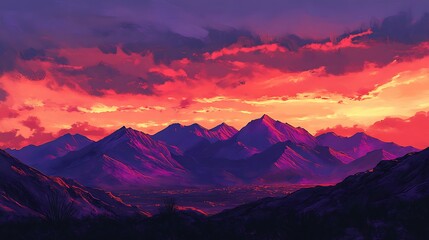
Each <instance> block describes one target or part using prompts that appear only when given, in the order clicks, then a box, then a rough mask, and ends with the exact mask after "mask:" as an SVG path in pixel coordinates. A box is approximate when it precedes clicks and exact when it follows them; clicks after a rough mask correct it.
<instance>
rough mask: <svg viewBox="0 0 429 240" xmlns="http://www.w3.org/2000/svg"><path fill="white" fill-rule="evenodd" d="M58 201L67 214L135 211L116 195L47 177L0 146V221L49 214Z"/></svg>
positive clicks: (132, 212)
mask: <svg viewBox="0 0 429 240" xmlns="http://www.w3.org/2000/svg"><path fill="white" fill-rule="evenodd" d="M60 204H64V205H68V206H70V207H69V208H70V209H72V210H71V211H70V212H69V214H70V215H73V216H69V217H88V216H97V215H108V216H116V215H123V216H126V215H134V214H138V213H139V211H138V209H136V208H132V207H130V206H129V205H126V204H124V203H123V202H122V201H121V200H120V199H119V198H118V197H116V196H114V195H112V194H111V193H106V192H104V191H101V190H97V189H91V188H87V187H83V186H82V185H80V184H79V183H77V182H75V181H72V180H66V179H63V178H59V177H48V176H46V175H44V174H42V173H40V172H39V171H37V170H35V169H33V168H31V167H28V166H27V165H25V164H23V163H21V162H20V161H19V160H17V159H16V158H14V157H12V156H10V155H9V154H8V153H6V152H4V151H2V150H0V221H5V220H12V219H17V218H25V217H48V218H49V217H50V215H52V214H53V213H52V211H53V210H54V211H55V210H58V209H56V208H59V207H60Z"/></svg>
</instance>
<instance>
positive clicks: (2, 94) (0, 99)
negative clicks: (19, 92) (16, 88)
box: [0, 88, 9, 101]
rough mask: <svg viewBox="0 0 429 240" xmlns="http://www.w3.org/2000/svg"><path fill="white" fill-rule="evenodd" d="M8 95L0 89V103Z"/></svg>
mask: <svg viewBox="0 0 429 240" xmlns="http://www.w3.org/2000/svg"><path fill="white" fill-rule="evenodd" d="M7 96H9V94H8V93H7V92H6V91H5V90H4V89H2V88H0V101H5V100H6V98H7Z"/></svg>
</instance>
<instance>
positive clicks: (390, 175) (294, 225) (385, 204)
mask: <svg viewBox="0 0 429 240" xmlns="http://www.w3.org/2000/svg"><path fill="white" fill-rule="evenodd" d="M428 200H429V149H426V150H424V151H421V152H418V153H413V154H408V155H406V156H404V157H402V158H398V159H395V160H391V161H382V162H380V163H379V164H378V165H377V166H376V167H375V168H374V169H373V170H371V171H368V172H362V173H359V174H355V175H353V176H350V177H348V178H346V179H345V180H344V181H342V182H340V183H338V184H337V185H335V186H331V187H315V188H309V189H302V190H298V191H297V192H295V193H293V194H291V195H289V196H287V197H284V198H267V199H262V200H260V201H257V202H253V203H249V204H245V205H242V206H240V207H237V208H234V209H231V210H226V211H224V212H222V213H220V214H218V215H216V216H214V217H213V220H214V221H215V222H217V223H218V225H217V227H218V229H223V230H224V231H225V232H228V231H229V230H231V232H230V233H233V232H235V234H236V236H240V237H241V238H246V239H258V236H260V237H261V236H264V234H269V235H270V236H271V235H272V234H274V235H277V236H289V237H291V238H293V239H306V238H308V237H316V236H318V238H319V239H339V238H340V239H358V238H365V237H368V236H372V237H370V238H369V239H374V237H375V236H378V237H379V238H380V239H425V237H428V235H427V234H428V233H429V232H428V231H426V232H425V231H423V232H422V230H424V229H427V221H426V220H427V216H428V215H427V214H428V213H429V205H428V204H427V201H428ZM424 219H426V220H424ZM425 225H426V227H425ZM215 226H216V225H215ZM303 229H307V231H308V232H305V231H304V232H303V231H302V230H303ZM415 234H417V235H415ZM425 234H426V235H425ZM265 236H267V235H265ZM389 236H391V237H389ZM401 236H402V237H401ZM412 236H414V237H412Z"/></svg>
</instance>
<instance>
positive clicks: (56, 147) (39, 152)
mask: <svg viewBox="0 0 429 240" xmlns="http://www.w3.org/2000/svg"><path fill="white" fill-rule="evenodd" d="M91 143H93V141H92V140H90V139H88V138H87V137H85V136H82V135H80V134H75V135H71V134H65V135H63V136H61V137H59V138H57V139H55V140H53V141H50V142H47V143H44V144H42V145H39V146H34V145H29V146H26V147H24V148H22V149H19V150H12V149H6V152H8V153H9V154H11V155H12V156H14V157H16V158H18V159H20V160H21V161H22V162H24V163H25V164H27V165H29V166H32V167H34V168H37V169H44V168H45V167H46V164H48V165H49V160H52V159H55V158H58V157H62V156H64V155H66V154H67V153H69V152H72V151H77V150H79V149H82V148H84V147H86V146H88V145H89V144H91Z"/></svg>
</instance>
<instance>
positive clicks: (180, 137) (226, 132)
mask: <svg viewBox="0 0 429 240" xmlns="http://www.w3.org/2000/svg"><path fill="white" fill-rule="evenodd" d="M236 133H237V129H235V128H233V127H231V126H229V125H227V124H225V123H222V124H220V125H218V126H216V127H214V128H212V129H210V130H208V129H206V128H204V127H202V126H200V125H198V124H192V125H190V126H183V125H181V124H179V123H175V124H172V125H170V126H168V127H167V128H165V129H164V130H162V131H160V132H158V133H157V134H155V135H153V138H154V139H155V140H159V141H162V142H165V143H166V144H169V145H172V146H176V147H178V148H179V149H180V150H181V151H187V150H189V149H190V148H192V147H195V146H196V145H197V144H199V143H201V142H204V141H208V142H211V143H213V142H217V141H220V140H227V139H229V138H230V137H232V136H233V135H234V134H236Z"/></svg>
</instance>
